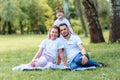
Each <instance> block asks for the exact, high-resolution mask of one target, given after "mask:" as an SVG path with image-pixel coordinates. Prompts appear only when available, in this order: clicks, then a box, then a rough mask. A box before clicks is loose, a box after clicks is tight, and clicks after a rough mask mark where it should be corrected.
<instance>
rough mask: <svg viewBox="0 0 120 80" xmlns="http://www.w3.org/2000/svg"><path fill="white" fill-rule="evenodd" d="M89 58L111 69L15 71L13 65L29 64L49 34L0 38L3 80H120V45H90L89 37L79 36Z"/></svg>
mask: <svg viewBox="0 0 120 80" xmlns="http://www.w3.org/2000/svg"><path fill="white" fill-rule="evenodd" d="M80 36H81V38H82V40H83V43H84V46H85V48H86V49H87V51H88V53H89V55H90V57H91V58H92V59H93V60H95V61H100V62H104V63H106V64H110V67H105V68H97V69H96V70H85V71H61V70H49V69H48V70H44V71H12V68H13V67H14V66H18V65H20V64H23V63H28V62H29V61H30V60H31V59H32V58H33V56H34V55H35V53H36V51H37V50H38V45H39V43H40V42H41V41H42V40H43V39H44V38H45V37H46V35H6V36H2V35H0V80H120V76H119V74H120V69H119V66H120V44H119V43H114V44H109V43H107V40H108V32H105V33H104V36H105V39H106V43H99V44H93V43H89V38H84V37H83V35H80Z"/></svg>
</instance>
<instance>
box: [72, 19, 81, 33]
mask: <svg viewBox="0 0 120 80" xmlns="http://www.w3.org/2000/svg"><path fill="white" fill-rule="evenodd" d="M70 21H71V24H72V28H73V31H74V32H75V33H76V34H81V33H83V32H82V25H81V23H80V20H74V19H71V20H70Z"/></svg>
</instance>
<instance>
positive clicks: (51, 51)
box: [29, 26, 67, 68]
mask: <svg viewBox="0 0 120 80" xmlns="http://www.w3.org/2000/svg"><path fill="white" fill-rule="evenodd" d="M59 36H60V30H59V28H58V27H57V26H53V27H52V28H51V29H50V30H49V32H48V38H46V39H44V40H43V41H42V43H41V44H40V45H39V47H40V49H39V50H38V51H37V53H36V55H35V56H34V58H33V59H32V61H31V62H30V63H29V65H31V66H32V67H43V68H50V66H51V65H52V64H54V63H55V60H56V56H57V55H58V54H59V55H60V57H61V59H62V61H63V63H64V65H65V66H67V63H66V61H65V58H64V57H63V54H64V53H63V50H62V49H63V48H64V45H63V44H62V43H61V40H60V38H59Z"/></svg>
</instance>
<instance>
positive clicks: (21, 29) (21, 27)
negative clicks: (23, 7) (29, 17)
mask: <svg viewBox="0 0 120 80" xmlns="http://www.w3.org/2000/svg"><path fill="white" fill-rule="evenodd" d="M20 32H21V34H23V25H22V21H21V20H20Z"/></svg>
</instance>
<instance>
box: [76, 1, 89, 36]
mask: <svg viewBox="0 0 120 80" xmlns="http://www.w3.org/2000/svg"><path fill="white" fill-rule="evenodd" d="M74 3H75V8H76V10H77V13H78V14H79V17H80V22H81V24H82V30H83V33H84V36H85V37H88V34H87V29H86V25H85V21H84V18H83V14H82V6H81V2H80V0H74Z"/></svg>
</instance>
